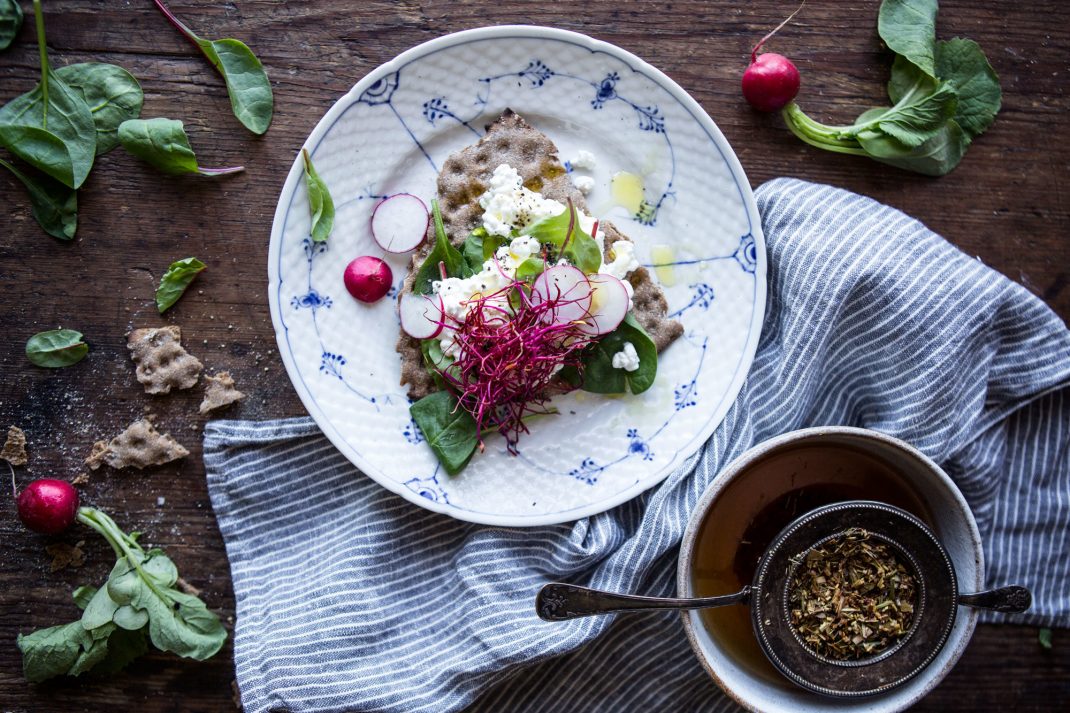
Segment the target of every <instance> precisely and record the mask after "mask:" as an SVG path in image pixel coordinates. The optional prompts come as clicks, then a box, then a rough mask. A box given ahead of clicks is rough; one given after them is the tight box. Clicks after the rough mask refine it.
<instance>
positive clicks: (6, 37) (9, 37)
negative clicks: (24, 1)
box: [0, 0, 22, 52]
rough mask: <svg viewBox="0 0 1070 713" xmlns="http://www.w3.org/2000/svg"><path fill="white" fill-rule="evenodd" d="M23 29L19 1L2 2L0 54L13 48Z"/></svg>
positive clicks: (0, 11)
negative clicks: (13, 43)
mask: <svg viewBox="0 0 1070 713" xmlns="http://www.w3.org/2000/svg"><path fill="white" fill-rule="evenodd" d="M20 29H22V7H21V6H20V5H19V3H18V0H0V52H2V51H4V50H6V49H7V48H8V47H10V46H11V43H12V42H14V41H15V38H16V37H18V34H19V30H20Z"/></svg>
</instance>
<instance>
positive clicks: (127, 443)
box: [85, 419, 189, 470]
mask: <svg viewBox="0 0 1070 713" xmlns="http://www.w3.org/2000/svg"><path fill="white" fill-rule="evenodd" d="M188 455H189V451H188V450H186V449H185V448H184V447H183V446H182V444H180V443H179V442H178V441H176V440H175V439H174V438H172V437H171V436H170V434H167V433H160V432H159V431H157V430H156V427H155V426H153V425H152V423H151V422H150V421H148V420H147V419H139V420H137V421H134V422H133V423H132V424H130V425H129V426H128V427H127V429H126V430H125V431H123V432H122V433H120V434H119V435H118V436H116V437H115V438H113V439H111V441H109V442H105V441H97V442H96V443H94V444H93V450H92V451H91V452H90V454H89V457H88V458H86V459H85V464H86V465H87V466H88V467H89V469H90V470H96V469H97V468H99V467H100V466H101V464H102V463H103V464H107V465H109V466H111V467H112V468H115V469H121V468H137V469H138V470H141V469H142V468H147V467H148V466H151V465H163V464H164V463H170V462H171V461H173V460H178V459H179V458H184V457H186V456H188Z"/></svg>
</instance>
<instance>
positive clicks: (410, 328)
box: [398, 292, 446, 339]
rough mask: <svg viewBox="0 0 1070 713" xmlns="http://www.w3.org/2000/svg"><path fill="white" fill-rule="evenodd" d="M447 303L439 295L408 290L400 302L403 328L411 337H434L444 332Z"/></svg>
mask: <svg viewBox="0 0 1070 713" xmlns="http://www.w3.org/2000/svg"><path fill="white" fill-rule="evenodd" d="M445 309H446V308H445V305H444V304H443V303H442V298H441V297H439V296H438V295H417V294H413V293H412V292H406V293H405V294H403V295H402V296H401V301H400V302H398V313H399V314H400V315H401V328H402V329H403V330H405V333H406V334H408V335H409V336H410V337H416V338H417V339H433V338H435V337H437V336H438V335H439V334H441V333H442V326H443V321H442V319H443V313H444V312H445Z"/></svg>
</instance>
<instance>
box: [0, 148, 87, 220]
mask: <svg viewBox="0 0 1070 713" xmlns="http://www.w3.org/2000/svg"><path fill="white" fill-rule="evenodd" d="M0 166H3V167H4V168H6V169H7V170H9V171H11V173H13V174H15V178H17V179H19V181H21V182H22V185H23V186H25V187H26V191H27V192H28V193H29V194H30V213H31V214H32V215H33V218H34V220H36V221H37V223H38V225H40V226H41V227H42V228H43V229H44V231H45V232H46V233H48V234H49V235H51V236H53V237H55V238H59V239H60V240H72V239H73V238H74V233H75V231H77V230H78V191H76V190H74V189H73V188H68V187H67V186H65V185H63V184H62V183H60V182H59V181H57V180H55V179H53V178H49V177H48V176H45V175H38V176H33V177H31V176H28V175H26V174H25V173H23V172H22V171H19V170H18V169H17V168H15V167H14V166H13V165H11V164H10V163H8V162H7V161H5V160H4V159H2V158H0Z"/></svg>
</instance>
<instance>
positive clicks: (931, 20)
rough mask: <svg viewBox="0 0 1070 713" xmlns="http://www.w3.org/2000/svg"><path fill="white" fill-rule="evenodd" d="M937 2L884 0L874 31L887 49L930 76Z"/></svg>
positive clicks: (934, 72) (932, 68)
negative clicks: (875, 30)
mask: <svg viewBox="0 0 1070 713" xmlns="http://www.w3.org/2000/svg"><path fill="white" fill-rule="evenodd" d="M936 10H937V0H884V2H882V3H881V8H880V11H879V12H878V14H877V32H878V33H879V34H880V36H881V39H882V40H884V44H886V45H888V49H890V50H891V51H892V52H895V53H896V54H899V55H902V56H904V57H906V58H907V59H908V60H910V61H911V62H912V63H914V64H915V65H917V67H918V69H920V70H921V71H923V72H925V73H926V74H927V75H929V76H930V77H936V76H939V75H937V73H936V57H935V44H936Z"/></svg>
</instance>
